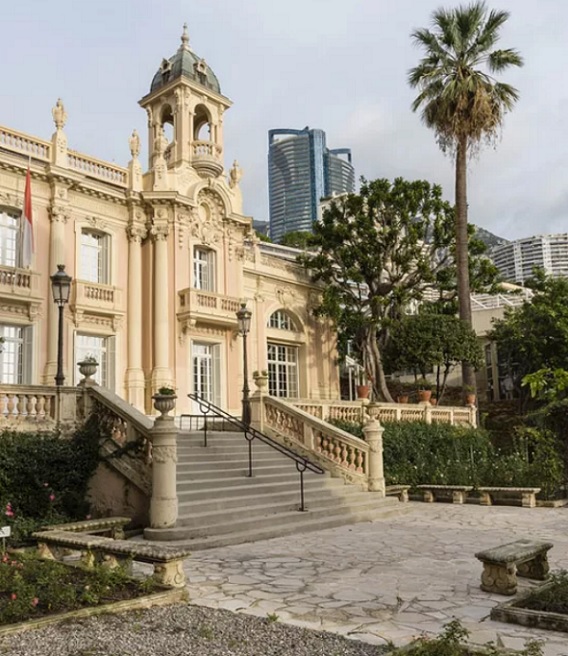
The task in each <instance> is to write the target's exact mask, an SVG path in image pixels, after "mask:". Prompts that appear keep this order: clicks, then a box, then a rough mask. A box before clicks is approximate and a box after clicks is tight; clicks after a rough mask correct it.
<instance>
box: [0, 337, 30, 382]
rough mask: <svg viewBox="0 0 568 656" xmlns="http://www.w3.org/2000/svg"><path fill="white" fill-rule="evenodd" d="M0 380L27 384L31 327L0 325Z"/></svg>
mask: <svg viewBox="0 0 568 656" xmlns="http://www.w3.org/2000/svg"><path fill="white" fill-rule="evenodd" d="M0 336H2V337H3V338H4V343H3V344H2V352H1V353H0V382H2V383H4V384H5V385H29V384H31V382H32V381H31V378H32V366H31V365H32V327H31V326H9V325H0Z"/></svg>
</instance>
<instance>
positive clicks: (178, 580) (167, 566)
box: [154, 560, 186, 588]
mask: <svg viewBox="0 0 568 656" xmlns="http://www.w3.org/2000/svg"><path fill="white" fill-rule="evenodd" d="M154 579H155V580H156V581H157V582H158V583H160V584H161V585H167V586H171V587H174V588H183V587H185V583H186V580H185V572H184V571H183V560H172V561H170V562H169V563H160V564H159V565H155V566H154Z"/></svg>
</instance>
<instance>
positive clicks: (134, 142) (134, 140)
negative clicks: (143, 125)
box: [128, 130, 140, 159]
mask: <svg viewBox="0 0 568 656" xmlns="http://www.w3.org/2000/svg"><path fill="white" fill-rule="evenodd" d="M128 143H129V145H130V154H131V155H132V159H138V156H139V155H140V137H139V135H138V132H137V131H136V130H132V135H131V137H130V139H129V140H128Z"/></svg>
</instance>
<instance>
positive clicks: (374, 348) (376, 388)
mask: <svg viewBox="0 0 568 656" xmlns="http://www.w3.org/2000/svg"><path fill="white" fill-rule="evenodd" d="M366 348H367V353H368V356H369V365H370V368H371V369H372V379H373V393H374V395H375V400H380V401H386V402H387V403H394V399H393V398H392V396H391V394H390V392H389V388H388V386H387V379H386V377H385V371H384V368H383V359H382V356H381V349H380V347H379V344H378V342H377V337H376V331H375V330H372V329H371V330H369V333H368V335H367V340H366Z"/></svg>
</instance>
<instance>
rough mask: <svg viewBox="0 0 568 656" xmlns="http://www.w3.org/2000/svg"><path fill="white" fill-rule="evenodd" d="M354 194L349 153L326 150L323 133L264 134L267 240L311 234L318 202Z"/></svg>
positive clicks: (348, 150)
mask: <svg viewBox="0 0 568 656" xmlns="http://www.w3.org/2000/svg"><path fill="white" fill-rule="evenodd" d="M354 191H355V169H354V168H353V164H352V158H351V150H350V149H349V148H338V149H335V150H330V149H328V148H327V146H326V137H325V132H324V131H323V130H315V129H309V128H307V127H306V128H304V129H303V130H291V129H290V130H289V129H276V130H270V131H269V133H268V194H269V207H270V237H271V238H272V239H273V240H275V241H278V240H280V239H281V238H282V237H283V235H285V234H286V233H287V232H292V231H295V230H311V228H312V224H313V223H314V221H317V219H318V208H319V204H320V201H321V199H322V198H325V197H328V196H334V195H337V194H342V193H347V192H354Z"/></svg>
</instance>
